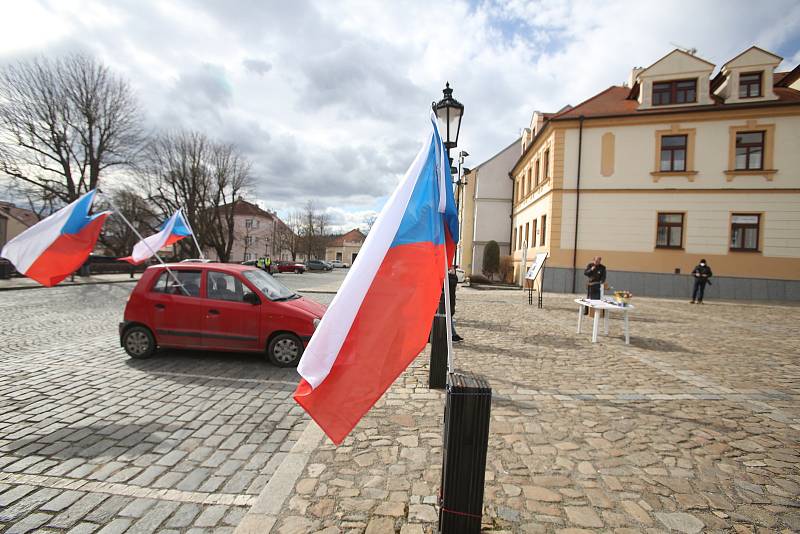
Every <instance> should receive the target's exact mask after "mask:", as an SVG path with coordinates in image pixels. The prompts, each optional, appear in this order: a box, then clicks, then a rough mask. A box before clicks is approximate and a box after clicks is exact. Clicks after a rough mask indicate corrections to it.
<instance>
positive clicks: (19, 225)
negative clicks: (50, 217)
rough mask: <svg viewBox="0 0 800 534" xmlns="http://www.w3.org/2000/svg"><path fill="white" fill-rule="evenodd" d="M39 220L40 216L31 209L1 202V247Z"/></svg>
mask: <svg viewBox="0 0 800 534" xmlns="http://www.w3.org/2000/svg"><path fill="white" fill-rule="evenodd" d="M37 222H39V217H38V216H37V215H36V213H34V212H32V211H31V210H26V209H24V208H19V207H17V206H15V205H14V204H13V203H11V202H0V248H3V246H4V245H5V244H6V243H8V242H9V241H11V240H12V239H14V238H15V237H17V236H18V235H19V234H21V233H22V232H24V231H25V230H27V229H28V228H30V227H31V226H33V225H34V224H36V223H37Z"/></svg>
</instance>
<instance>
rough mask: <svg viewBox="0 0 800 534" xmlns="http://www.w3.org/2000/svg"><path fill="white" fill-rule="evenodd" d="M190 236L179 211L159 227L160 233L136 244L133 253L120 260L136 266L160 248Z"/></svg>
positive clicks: (190, 233)
mask: <svg viewBox="0 0 800 534" xmlns="http://www.w3.org/2000/svg"><path fill="white" fill-rule="evenodd" d="M190 235H192V232H191V230H189V225H188V224H186V221H185V220H184V218H183V214H182V213H181V210H180V209H179V210H178V211H176V212H175V213H174V214H172V217H170V218H169V219H167V220H166V221H165V222H164V223H163V224H162V225H161V231H160V232H158V233H157V234H153V235H151V236H150V237H146V238H144V239H142V240H141V241H139V242H138V243H136V245H134V247H133V252H132V253H131V255H130V256H126V257H125V258H120V260H124V261H127V262H128V263H132V264H134V265H138V264H140V263H142V262H143V261H144V260H146V259H147V258H149V257H150V256H152V255H153V254H156V253H157V252H158V251H159V250H161V249H162V248H164V247H167V246H169V245H171V244H173V243H176V242H178V241H180V240H181V239H183V238H184V237H187V236H190Z"/></svg>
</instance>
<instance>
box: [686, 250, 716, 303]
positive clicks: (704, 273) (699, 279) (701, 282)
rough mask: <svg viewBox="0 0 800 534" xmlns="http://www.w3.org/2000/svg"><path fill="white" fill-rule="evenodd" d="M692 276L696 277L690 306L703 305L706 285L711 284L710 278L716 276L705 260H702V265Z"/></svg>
mask: <svg viewBox="0 0 800 534" xmlns="http://www.w3.org/2000/svg"><path fill="white" fill-rule="evenodd" d="M692 276H694V289H692V301H691V302H690V303H689V304H694V303H695V302H697V304H702V303H703V293H704V292H705V290H706V284H710V283H711V280H710V278H711V277H712V276H714V274H713V273H712V272H711V267H709V266H708V263H706V260H705V259H702V260H700V263H699V264H698V265H697V266H696V267H695V268H694V271H692Z"/></svg>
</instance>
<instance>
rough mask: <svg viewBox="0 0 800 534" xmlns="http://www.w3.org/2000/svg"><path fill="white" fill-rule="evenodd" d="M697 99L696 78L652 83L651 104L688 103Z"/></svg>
mask: <svg viewBox="0 0 800 534" xmlns="http://www.w3.org/2000/svg"><path fill="white" fill-rule="evenodd" d="M696 101H697V80H676V81H671V82H655V83H653V105H654V106H668V105H670V104H688V103H691V102H696Z"/></svg>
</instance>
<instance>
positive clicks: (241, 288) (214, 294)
mask: <svg viewBox="0 0 800 534" xmlns="http://www.w3.org/2000/svg"><path fill="white" fill-rule="evenodd" d="M252 292H253V291H252V290H251V289H250V288H249V287H247V286H246V285H244V284H243V283H242V281H241V280H239V279H238V278H236V277H234V276H233V275H230V274H225V273H220V272H217V271H208V279H207V284H206V293H207V294H208V298H210V299H214V300H229V301H231V302H244V296H245V295H246V294H248V293H252Z"/></svg>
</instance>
